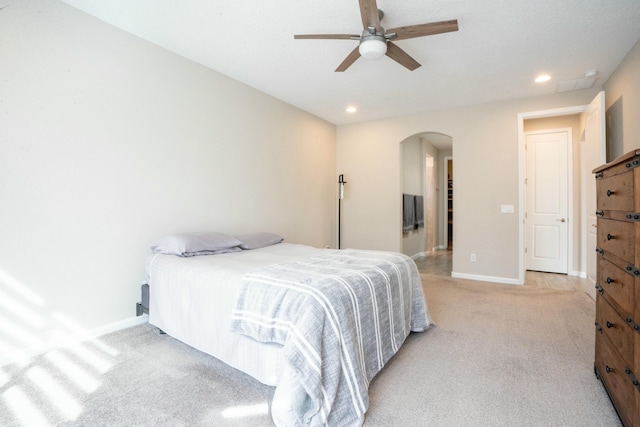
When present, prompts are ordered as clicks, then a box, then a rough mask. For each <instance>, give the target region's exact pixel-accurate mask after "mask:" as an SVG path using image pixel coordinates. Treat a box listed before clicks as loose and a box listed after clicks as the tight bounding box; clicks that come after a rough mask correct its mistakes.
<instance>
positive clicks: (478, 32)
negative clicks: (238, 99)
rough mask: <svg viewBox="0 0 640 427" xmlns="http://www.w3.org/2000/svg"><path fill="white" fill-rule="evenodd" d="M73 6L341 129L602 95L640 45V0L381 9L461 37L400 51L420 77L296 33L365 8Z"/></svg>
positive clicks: (76, 0) (428, 2) (340, 4)
mask: <svg viewBox="0 0 640 427" xmlns="http://www.w3.org/2000/svg"><path fill="white" fill-rule="evenodd" d="M62 1H64V2H65V3H67V4H69V5H72V6H74V7H77V8H78V9H81V10H83V11H85V12H87V13H89V14H92V15H95V16H96V17H98V18H100V19H102V20H104V21H106V22H109V23H111V24H113V25H115V26H117V27H120V28H122V29H124V30H125V31H128V32H130V33H133V34H135V35H137V36H139V37H141V38H143V39H146V40H148V41H150V42H153V43H155V44H157V45H160V46H162V47H165V48H166V49H169V50H171V51H173V52H175V53H178V54H180V55H182V56H184V57H187V58H190V59H192V60H193V61H196V62H198V63H201V64H203V65H205V66H207V67H210V68H212V69H214V70H216V71H218V72H220V73H222V74H225V75H227V76H229V77H232V78H234V79H236V80H239V81H241V82H243V83H245V84H247V85H249V86H252V87H254V88H256V89H258V90H260V91H263V92H266V93H268V94H270V95H272V96H274V97H276V98H278V99H281V100H283V101H285V102H287V103H289V104H292V105H295V106H297V107H299V108H301V109H303V110H306V111H308V112H310V113H312V114H315V115H317V116H319V117H321V118H323V119H325V120H327V121H329V122H331V123H334V124H336V125H342V124H348V123H354V122H360V121H367V120H374V119H381V118H386V117H392V116H399V115H407V114H415V113H420V112H424V111H428V110H433V109H442V108H450V107H458V106H463V105H471V104H478V103H485V102H491V101H497V100H506V99H515V98H525V97H531V96H538V95H545V94H550V93H554V92H556V89H557V88H558V85H559V84H560V85H561V86H562V87H563V88H565V87H567V84H566V83H564V82H567V81H570V80H575V79H581V78H583V77H584V73H585V71H587V70H597V71H598V73H599V77H598V80H597V81H596V82H595V84H596V86H598V85H600V84H601V83H602V82H603V81H605V80H606V79H607V78H608V77H609V75H610V74H611V72H612V71H613V70H614V69H615V67H616V66H617V65H618V63H619V62H620V61H621V60H622V59H623V58H624V57H625V55H626V54H627V53H628V52H629V50H630V49H631V47H633V45H634V43H635V42H636V41H637V40H638V39H639V38H640V1H638V0H560V1H559V0H482V1H479V0H406V1H403V2H398V1H393V0H378V8H380V9H382V10H383V11H384V12H385V17H384V20H383V21H382V25H383V26H384V27H386V28H394V27H398V26H403V25H413V24H422V23H426V22H434V21H442V20H450V19H457V20H458V24H459V28H460V30H459V31H458V32H452V33H446V34H439V35H434V36H428V37H421V38H417V39H410V40H402V41H398V42H396V44H397V45H398V46H399V47H401V48H402V49H404V50H405V51H406V52H407V53H408V54H409V55H411V56H412V57H413V58H415V59H416V60H417V61H418V62H419V63H421V64H422V67H420V68H418V69H417V70H415V71H409V70H407V69H405V68H404V67H402V66H401V65H399V64H398V63H396V62H394V61H393V60H391V59H389V58H388V57H383V58H381V59H378V60H366V59H364V58H360V59H358V60H357V61H356V62H355V64H353V65H352V66H351V67H350V68H349V69H348V70H347V71H346V72H344V73H336V72H334V70H335V68H336V67H337V66H338V65H339V64H340V63H341V62H342V60H343V59H344V58H345V57H346V56H347V54H348V53H349V52H351V50H353V49H354V48H355V47H356V46H357V41H353V40H294V39H293V35H294V34H309V33H324V34H326V33H340V34H345V33H347V34H359V33H360V32H361V30H362V28H361V27H362V23H361V22H362V21H361V18H360V12H359V8H358V1H357V0H322V1H321V0H314V1H311V0H163V1H158V0H109V1H104V0H62ZM540 72H547V73H549V74H551V76H552V77H553V78H552V80H551V81H550V82H547V83H545V84H536V83H534V82H533V79H534V77H535V76H536V75H537V74H538V73H540ZM349 105H354V106H356V107H357V108H358V111H357V112H356V113H355V114H348V113H346V112H345V108H346V107H347V106H349Z"/></svg>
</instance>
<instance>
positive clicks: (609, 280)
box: [607, 277, 616, 285]
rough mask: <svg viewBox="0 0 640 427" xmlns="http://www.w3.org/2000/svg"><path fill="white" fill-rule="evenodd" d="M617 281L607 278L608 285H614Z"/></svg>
mask: <svg viewBox="0 0 640 427" xmlns="http://www.w3.org/2000/svg"><path fill="white" fill-rule="evenodd" d="M615 282H616V281H615V280H613V279H612V278H611V277H607V284H608V285H610V284H612V283H615Z"/></svg>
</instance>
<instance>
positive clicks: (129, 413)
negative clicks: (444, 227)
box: [0, 275, 620, 427]
mask: <svg viewBox="0 0 640 427" xmlns="http://www.w3.org/2000/svg"><path fill="white" fill-rule="evenodd" d="M423 284H424V287H425V292H426V295H427V298H428V301H429V306H430V309H431V311H432V313H433V317H434V320H435V321H436V322H437V323H438V327H436V328H434V329H432V330H429V331H428V332H426V333H422V334H412V335H411V336H410V337H409V338H408V339H407V341H406V342H405V345H404V346H403V347H402V349H401V350H400V352H399V353H398V354H397V355H396V356H395V357H394V358H393V359H392V360H391V362H390V363H389V365H388V366H387V367H386V368H385V369H384V370H383V371H382V372H381V373H380V374H379V375H378V376H377V377H376V378H375V379H374V381H373V383H372V384H371V387H370V389H369V392H370V399H371V404H370V408H369V412H368V413H367V418H366V421H365V426H366V427H370V426H619V425H620V422H619V420H618V417H617V415H616V413H615V411H614V409H613V407H612V406H611V403H610V402H609V400H608V397H607V395H606V393H605V391H604V389H603V387H602V385H601V384H600V382H599V381H598V380H597V379H596V378H595V376H594V374H593V347H594V327H593V321H594V310H595V308H594V303H593V301H592V300H591V299H590V298H589V297H588V296H587V295H586V294H584V293H581V292H577V291H561V290H549V289H538V288H524V287H515V286H510V285H498V284H487V283H479V282H470V281H464V280H459V279H452V278H447V277H441V276H429V275H423ZM105 345H106V346H105ZM43 384H44V385H43ZM0 386H1V387H0V396H2V399H1V400H0V425H3V426H21V425H26V424H27V421H28V420H27V418H28V417H31V418H34V419H35V420H36V421H37V420H38V417H40V420H41V421H42V420H44V421H46V422H48V423H49V424H50V425H63V426H194V425H200V426H236V425H241V426H245V425H247V426H270V425H272V423H271V420H270V417H269V415H268V413H266V404H267V403H268V401H269V400H270V398H271V394H272V388H270V387H267V386H264V385H262V384H260V383H258V382H257V381H255V380H253V379H252V378H250V377H248V376H246V375H244V374H242V373H240V372H238V371H235V370H234V369H231V368H229V367H227V366H226V365H224V364H222V363H221V362H219V361H218V360H216V359H214V358H212V357H210V356H207V355H205V354H202V353H200V352H198V351H197V350H194V349H192V348H190V347H188V346H186V345H184V344H182V343H180V342H178V341H176V340H174V339H172V338H171V337H169V336H166V335H159V334H158V333H157V329H155V328H154V327H152V326H149V325H142V326H137V327H134V328H130V329H127V330H124V331H120V332H116V333H113V334H109V335H106V336H104V337H102V339H101V341H100V343H87V344H85V345H84V346H83V347H82V348H81V349H76V350H63V351H60V352H57V353H54V354H53V355H49V356H42V357H39V358H36V359H34V360H33V361H32V362H31V363H30V364H28V365H26V366H21V367H18V366H11V367H5V368H2V370H1V371H0ZM47 390H49V391H47ZM245 406H246V408H247V409H249V410H252V411H256V412H257V414H255V415H250V416H248V415H244V416H236V415H235V414H234V410H235V409H242V407H245ZM19 408H23V409H19ZM25 408H26V409H25ZM239 412H240V413H243V411H239ZM245 413H246V412H245ZM25 414H26V415H25ZM21 417H22V419H23V420H22V421H21Z"/></svg>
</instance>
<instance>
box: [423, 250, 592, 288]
mask: <svg viewBox="0 0 640 427" xmlns="http://www.w3.org/2000/svg"><path fill="white" fill-rule="evenodd" d="M452 257H453V252H452V251H434V252H429V253H428V254H427V256H425V257H421V258H417V259H416V260H415V262H416V265H417V266H418V270H419V271H420V273H426V274H434V275H436V276H451V270H452V267H451V265H452ZM585 283H586V279H583V278H580V277H576V276H569V275H566V274H555V273H542V272H539V271H527V272H525V277H524V286H531V287H537V288H553V289H565V290H572V289H573V290H582V289H584V287H583V286H584V284H585Z"/></svg>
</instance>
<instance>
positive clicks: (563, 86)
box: [556, 70, 598, 92]
mask: <svg viewBox="0 0 640 427" xmlns="http://www.w3.org/2000/svg"><path fill="white" fill-rule="evenodd" d="M596 80H598V72H597V71H595V70H589V71H587V72H585V73H584V78H581V79H575V80H566V81H564V82H560V83H558V86H557V87H556V92H571V91H572V90H582V89H591V88H592V87H593V85H595V84H596Z"/></svg>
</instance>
